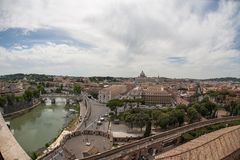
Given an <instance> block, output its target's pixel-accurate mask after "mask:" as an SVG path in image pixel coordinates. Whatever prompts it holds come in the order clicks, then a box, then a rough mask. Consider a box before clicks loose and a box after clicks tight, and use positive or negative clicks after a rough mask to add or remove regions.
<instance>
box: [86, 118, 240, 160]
mask: <svg viewBox="0 0 240 160" xmlns="http://www.w3.org/2000/svg"><path fill="white" fill-rule="evenodd" d="M234 120H240V116H236V117H224V118H218V119H212V120H208V121H202V122H197V123H193V124H190V125H186V126H183V127H178V128H175V129H172V130H170V131H166V132H162V133H159V134H157V135H154V136H150V137H147V138H144V139H141V140H139V141H136V142H133V143H130V144H127V145H124V146H122V147H119V148H116V149H112V150H109V151H106V152H103V153H101V154H98V155H94V156H90V157H86V158H83V159H84V160H96V159H102V160H116V159H122V158H123V157H125V156H127V155H129V154H132V153H139V151H141V150H145V149H147V148H150V147H151V146H153V145H162V144H164V143H167V142H168V141H171V140H173V139H176V138H178V137H180V136H181V135H182V134H183V133H186V132H188V131H191V130H194V129H198V128H202V127H205V126H209V125H212V124H217V123H227V122H231V121H234Z"/></svg>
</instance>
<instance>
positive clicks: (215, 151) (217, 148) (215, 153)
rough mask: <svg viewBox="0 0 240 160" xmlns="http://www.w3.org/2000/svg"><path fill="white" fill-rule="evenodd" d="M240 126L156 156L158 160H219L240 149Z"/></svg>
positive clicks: (223, 130)
mask: <svg viewBox="0 0 240 160" xmlns="http://www.w3.org/2000/svg"><path fill="white" fill-rule="evenodd" d="M239 135H240V126H233V127H229V128H224V129H221V130H218V131H215V132H212V133H209V134H206V135H203V136H201V137H199V138H197V139H194V140H192V141H190V142H188V143H185V144H183V145H181V146H179V147H176V148H175V149H172V150H170V151H168V152H165V153H163V154H161V155H159V156H156V157H155V159H156V160H181V159H184V160H192V159H195V160H206V159H211V160H219V159H224V158H225V157H228V156H229V155H231V154H232V153H233V152H235V151H237V150H239V149H240V138H239Z"/></svg>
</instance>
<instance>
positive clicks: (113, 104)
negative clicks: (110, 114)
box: [107, 99, 123, 113]
mask: <svg viewBox="0 0 240 160" xmlns="http://www.w3.org/2000/svg"><path fill="white" fill-rule="evenodd" d="M121 106H123V101H121V100H120V99H112V100H110V101H108V102H107V107H109V108H110V109H111V111H115V113H116V110H117V107H121Z"/></svg>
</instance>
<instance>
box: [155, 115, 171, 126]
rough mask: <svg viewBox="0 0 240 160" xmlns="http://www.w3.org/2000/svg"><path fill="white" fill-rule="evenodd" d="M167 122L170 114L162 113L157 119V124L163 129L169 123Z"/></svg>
mask: <svg viewBox="0 0 240 160" xmlns="http://www.w3.org/2000/svg"><path fill="white" fill-rule="evenodd" d="M169 122H170V116H169V114H167V113H162V114H161V115H160V116H159V118H158V120H157V124H158V125H159V126H160V127H161V128H163V129H166V128H167V126H168V125H169Z"/></svg>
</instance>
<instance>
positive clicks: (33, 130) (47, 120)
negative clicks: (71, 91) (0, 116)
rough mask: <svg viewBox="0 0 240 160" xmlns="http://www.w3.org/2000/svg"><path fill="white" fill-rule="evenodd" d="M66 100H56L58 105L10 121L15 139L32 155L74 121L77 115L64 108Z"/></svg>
mask: <svg viewBox="0 0 240 160" xmlns="http://www.w3.org/2000/svg"><path fill="white" fill-rule="evenodd" d="M65 104H66V100H65V99H62V98H57V99H56V104H55V105H51V103H50V100H49V101H47V102H46V104H41V105H40V106H38V107H36V108H34V109H33V110H31V111H30V112H28V113H26V114H24V115H21V116H19V117H17V118H14V119H11V120H10V125H11V129H12V130H13V134H14V137H15V138H16V139H17V141H18V143H19V144H20V145H21V146H22V147H23V149H24V150H25V151H26V152H27V153H28V154H29V155H30V154H31V153H32V152H35V151H37V150H38V149H40V148H42V147H44V146H45V144H46V143H49V142H50V141H51V140H53V139H54V138H55V137H57V136H58V135H59V134H60V132H61V130H62V129H63V128H64V127H65V126H66V125H67V124H68V122H69V121H71V119H73V118H74V117H75V116H76V114H73V113H72V112H70V111H69V110H66V109H65V108H64V106H65Z"/></svg>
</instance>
